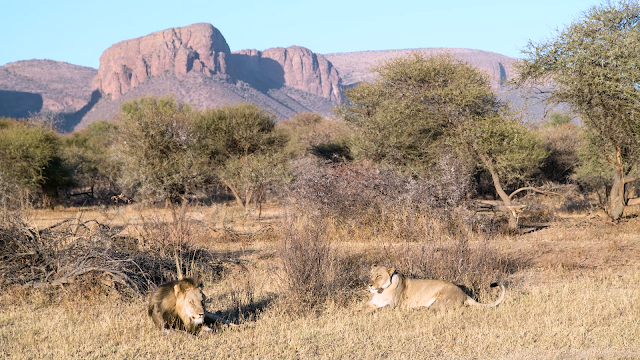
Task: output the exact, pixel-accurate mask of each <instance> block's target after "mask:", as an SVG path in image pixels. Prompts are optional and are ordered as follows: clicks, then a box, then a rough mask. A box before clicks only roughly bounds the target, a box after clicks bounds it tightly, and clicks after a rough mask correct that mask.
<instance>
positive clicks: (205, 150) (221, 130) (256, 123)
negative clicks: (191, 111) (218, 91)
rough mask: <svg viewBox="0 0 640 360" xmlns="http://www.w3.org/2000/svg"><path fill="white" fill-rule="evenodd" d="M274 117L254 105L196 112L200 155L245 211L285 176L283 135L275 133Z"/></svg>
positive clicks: (240, 105) (284, 138)
mask: <svg viewBox="0 0 640 360" xmlns="http://www.w3.org/2000/svg"><path fill="white" fill-rule="evenodd" d="M275 124H276V123H275V120H274V116H273V115H272V114H270V113H268V112H266V111H265V110H264V109H262V108H260V107H258V106H256V105H253V104H239V105H229V106H223V107H220V108H217V109H209V110H206V111H204V112H202V113H199V114H198V116H197V119H196V125H195V126H196V129H197V133H198V134H199V136H200V142H199V146H200V149H201V153H202V154H204V155H205V157H206V158H207V159H209V162H210V166H211V168H212V169H213V171H214V172H215V173H216V175H217V176H218V178H219V179H220V180H221V181H222V183H224V184H225V186H227V187H228V188H229V190H230V191H231V192H232V193H233V195H234V196H235V198H236V201H237V203H238V205H240V206H241V207H244V208H246V207H247V206H248V205H249V202H250V201H251V199H252V198H254V197H255V196H258V197H257V200H260V199H261V197H260V194H261V193H262V190H263V188H264V186H265V185H266V184H267V183H270V182H273V181H277V180H278V179H282V178H283V177H284V176H285V173H286V172H285V169H284V161H283V159H282V157H281V156H280V155H282V151H281V150H282V148H283V147H284V146H285V143H286V136H285V135H284V134H283V133H281V132H278V131H276V127H275Z"/></svg>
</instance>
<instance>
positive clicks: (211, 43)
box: [92, 23, 230, 99]
mask: <svg viewBox="0 0 640 360" xmlns="http://www.w3.org/2000/svg"><path fill="white" fill-rule="evenodd" d="M229 53H230V50H229V45H227V41H226V40H225V39H224V37H223V36H222V34H221V33H220V31H218V29H216V28H214V27H213V26H212V25H211V24H205V23H199V24H193V25H189V26H185V27H182V28H172V29H167V30H163V31H158V32H155V33H152V34H149V35H147V36H143V37H140V38H136V39H131V40H125V41H121V42H119V43H117V44H114V45H113V46H111V47H110V48H108V49H107V50H105V52H104V53H103V54H102V56H101V57H100V68H99V69H98V75H96V77H95V78H94V79H93V81H92V88H93V89H94V90H99V91H100V92H101V93H102V94H105V95H106V94H111V97H112V99H116V98H118V97H119V96H120V95H122V94H124V93H126V92H127V91H129V90H131V89H132V88H134V87H136V86H137V85H138V84H139V83H141V82H143V81H145V80H146V79H147V77H149V76H158V75H161V74H163V73H164V72H165V71H170V72H173V73H174V74H175V75H176V76H181V75H186V74H187V73H188V72H191V71H194V72H198V73H202V74H204V75H206V76H211V75H213V74H225V73H226V57H227V56H228V55H229Z"/></svg>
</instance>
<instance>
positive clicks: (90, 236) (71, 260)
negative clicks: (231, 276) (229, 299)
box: [0, 215, 222, 294]
mask: <svg viewBox="0 0 640 360" xmlns="http://www.w3.org/2000/svg"><path fill="white" fill-rule="evenodd" d="M180 253H181V254H183V255H184V256H185V259H184V260H185V261H184V263H185V264H189V265H190V266H191V268H192V269H193V270H195V271H198V272H201V273H205V274H206V273H209V274H219V273H220V272H221V271H222V267H221V264H220V262H219V261H216V259H215V257H214V256H213V255H212V254H210V253H209V252H207V251H204V250H200V249H197V250H191V249H182V251H180ZM175 271H176V269H175V261H174V258H173V257H171V256H169V255H168V254H167V255H165V256H160V255H159V252H158V251H154V249H145V250H141V249H140V248H139V247H138V246H137V241H136V239H132V238H123V237H122V236H119V235H118V234H117V231H114V230H112V229H110V228H109V227H107V226H104V225H101V224H99V223H97V222H96V221H95V220H90V221H84V222H83V221H81V220H79V219H76V218H71V219H67V220H65V221H62V222H60V223H58V224H55V225H53V226H50V227H48V228H46V229H43V230H37V229H35V228H33V227H30V226H28V225H27V224H25V223H24V222H23V221H22V220H21V219H20V218H19V217H17V216H15V215H9V216H7V217H5V218H4V221H2V222H0V286H10V285H22V286H31V287H35V288H38V287H43V286H51V285H63V284H72V283H73V284H77V283H83V282H84V283H92V284H100V286H108V287H110V288H113V289H115V290H117V291H118V292H120V293H128V294H136V293H144V292H147V291H148V290H149V289H150V288H153V287H154V286H155V285H154V284H158V283H161V282H163V281H166V280H167V279H171V278H175V275H174V274H175ZM214 276H215V275H214Z"/></svg>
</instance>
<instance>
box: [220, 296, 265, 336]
mask: <svg viewBox="0 0 640 360" xmlns="http://www.w3.org/2000/svg"><path fill="white" fill-rule="evenodd" d="M275 299H276V297H275V296H270V297H268V298H265V299H262V300H258V301H251V302H249V304H247V305H242V304H238V306H237V307H234V308H230V309H227V310H224V311H216V312H214V314H216V315H218V316H220V317H222V318H223V319H226V320H227V321H229V322H231V323H232V324H235V325H244V324H247V323H249V322H255V321H257V319H258V317H260V314H261V313H262V312H263V311H264V310H265V309H267V308H268V307H269V305H271V304H272V303H273V302H274V301H275ZM223 326H224V324H222V323H221V322H219V321H218V322H216V323H215V324H214V326H213V327H212V329H213V330H214V331H219V330H220V329H221V328H222V327H223Z"/></svg>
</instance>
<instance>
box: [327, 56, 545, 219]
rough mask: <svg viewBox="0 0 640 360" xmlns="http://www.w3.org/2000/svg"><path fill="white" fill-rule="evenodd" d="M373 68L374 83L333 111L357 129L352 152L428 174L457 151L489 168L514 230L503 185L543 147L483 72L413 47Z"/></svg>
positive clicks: (528, 169) (520, 175) (532, 163)
mask: <svg viewBox="0 0 640 360" xmlns="http://www.w3.org/2000/svg"><path fill="white" fill-rule="evenodd" d="M375 71H376V72H377V74H378V77H377V79H376V80H375V81H373V82H369V83H364V84H362V85H359V86H357V87H355V88H352V89H349V90H347V91H346V98H347V103H346V104H345V105H343V106H342V107H341V108H340V109H339V110H338V114H339V115H340V116H341V117H342V118H344V119H345V120H346V121H347V122H349V123H351V124H353V125H354V126H355V127H356V129H357V134H358V136H357V138H356V139H355V143H354V148H353V150H354V153H355V154H356V155H359V156H364V157H368V158H370V159H372V160H374V161H377V162H384V163H388V164H391V165H394V166H396V167H399V168H401V169H409V170H410V172H411V173H413V174H415V175H417V176H419V177H423V176H425V177H427V176H429V175H430V174H429V173H430V171H431V169H433V168H434V164H435V163H436V161H437V159H438V158H439V157H441V156H443V154H446V153H451V152H454V153H456V154H457V155H458V161H462V162H467V163H471V164H473V165H475V166H477V167H480V168H484V169H486V170H487V171H488V172H489V173H490V174H491V177H492V179H493V184H494V186H495V189H496V192H497V194H498V196H499V197H500V199H501V200H502V202H503V203H504V206H505V207H506V209H508V210H509V211H508V213H509V225H510V227H511V228H512V229H514V228H516V227H517V216H516V213H515V211H513V207H512V195H513V194H511V195H508V194H507V193H506V192H505V190H504V187H503V184H504V182H505V181H507V182H510V181H513V180H516V179H525V178H526V177H527V176H529V175H530V174H531V173H532V171H533V170H535V169H537V168H538V167H539V166H540V164H541V163H542V161H543V160H544V157H545V156H546V153H545V151H544V150H543V148H542V146H541V144H540V141H539V140H538V139H537V138H536V137H535V135H534V134H533V133H531V132H530V131H528V130H527V129H526V128H525V127H524V126H523V125H522V124H521V123H520V121H519V120H518V119H517V118H515V117H514V116H512V115H511V114H510V113H509V111H508V107H507V106H506V104H505V103H503V102H501V101H499V100H498V98H497V97H496V95H495V93H494V91H493V90H492V89H491V86H490V82H489V80H488V77H487V76H486V75H485V74H483V73H480V72H479V71H477V70H476V69H475V68H473V67H472V66H470V65H468V64H467V63H465V62H463V61H461V60H457V59H454V58H453V57H452V56H451V55H449V54H440V55H436V56H434V57H427V58H425V57H423V56H422V55H421V54H419V53H414V54H412V55H410V56H408V57H404V58H397V59H393V60H390V61H388V62H386V63H384V64H383V65H381V66H379V67H378V68H376V69H375ZM518 191H519V190H516V192H518ZM516 192H514V193H516Z"/></svg>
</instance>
